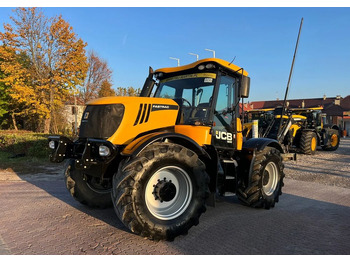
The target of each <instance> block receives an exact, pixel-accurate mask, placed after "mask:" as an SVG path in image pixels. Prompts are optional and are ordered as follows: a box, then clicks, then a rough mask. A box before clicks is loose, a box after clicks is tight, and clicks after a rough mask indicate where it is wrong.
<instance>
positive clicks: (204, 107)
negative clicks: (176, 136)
mask: <svg viewBox="0 0 350 262" xmlns="http://www.w3.org/2000/svg"><path fill="white" fill-rule="evenodd" d="M150 74H151V76H153V78H154V81H153V82H150V81H149V82H147V81H146V83H145V86H144V88H143V90H142V92H141V95H142V96H153V97H157V98H170V99H173V100H174V101H175V102H176V103H177V104H178V105H179V107H180V110H179V114H178V119H177V123H176V128H177V129H178V130H180V129H181V127H182V126H187V127H186V128H184V127H182V130H188V129H189V127H188V126H192V127H194V126H202V127H206V129H205V128H203V129H202V130H203V132H206V131H207V132H209V131H210V130H212V131H210V134H211V135H212V141H211V144H212V145H214V146H216V147H222V148H223V149H241V147H242V141H243V140H242V126H241V121H240V119H239V107H238V105H239V101H240V98H245V97H248V93H249V83H250V80H249V77H248V73H247V72H246V71H245V70H244V69H243V68H240V67H238V66H236V65H233V64H231V63H229V62H226V61H224V60H221V59H215V58H212V59H203V60H200V61H197V62H195V63H192V64H190V65H187V66H180V67H172V68H162V69H158V70H156V71H155V72H154V73H153V72H150ZM149 78H150V77H149ZM149 83H152V84H154V86H153V85H152V88H150V86H149V85H148V84H149ZM198 130H199V129H198ZM180 132H181V131H180ZM199 132H200V131H199ZM186 135H187V134H186ZM196 137H197V139H198V136H196ZM199 144H203V143H201V142H199Z"/></svg>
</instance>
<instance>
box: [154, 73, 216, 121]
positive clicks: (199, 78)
mask: <svg viewBox="0 0 350 262" xmlns="http://www.w3.org/2000/svg"><path fill="white" fill-rule="evenodd" d="M215 79H216V74H213V73H198V74H189V75H180V76H175V77H171V78H167V79H164V80H161V81H160V83H159V87H158V89H157V91H156V94H155V97H161V98H171V99H174V100H175V101H176V102H177V103H178V104H179V105H180V107H181V109H182V116H181V122H182V123H183V124H194V123H196V122H197V124H198V123H199V124H204V123H206V122H207V120H208V117H209V111H210V110H209V109H210V104H211V101H212V96H213V90H214V84H215Z"/></svg>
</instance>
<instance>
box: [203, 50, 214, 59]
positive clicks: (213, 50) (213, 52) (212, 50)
mask: <svg viewBox="0 0 350 262" xmlns="http://www.w3.org/2000/svg"><path fill="white" fill-rule="evenodd" d="M204 50H205V51H209V52H213V58H215V50H211V49H207V48H206V49H204Z"/></svg>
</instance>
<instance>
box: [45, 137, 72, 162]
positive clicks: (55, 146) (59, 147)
mask: <svg viewBox="0 0 350 262" xmlns="http://www.w3.org/2000/svg"><path fill="white" fill-rule="evenodd" d="M48 140H49V147H50V148H51V149H52V152H51V154H50V161H51V162H53V163H61V162H62V161H63V160H64V159H66V158H69V157H70V156H71V155H72V151H73V141H72V140H70V139H69V138H68V137H65V136H49V137H48Z"/></svg>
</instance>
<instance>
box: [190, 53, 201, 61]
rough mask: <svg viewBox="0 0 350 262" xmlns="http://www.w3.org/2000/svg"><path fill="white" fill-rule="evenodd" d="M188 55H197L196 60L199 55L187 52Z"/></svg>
mask: <svg viewBox="0 0 350 262" xmlns="http://www.w3.org/2000/svg"><path fill="white" fill-rule="evenodd" d="M188 54H189V55H195V56H196V57H197V61H198V58H199V55H197V54H194V53H188Z"/></svg>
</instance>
